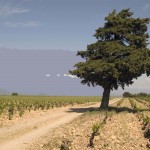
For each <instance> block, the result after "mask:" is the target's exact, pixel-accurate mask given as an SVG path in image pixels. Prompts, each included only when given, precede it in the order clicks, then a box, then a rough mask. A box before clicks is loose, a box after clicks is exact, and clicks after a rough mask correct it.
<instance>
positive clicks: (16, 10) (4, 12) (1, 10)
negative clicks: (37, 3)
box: [0, 5, 30, 16]
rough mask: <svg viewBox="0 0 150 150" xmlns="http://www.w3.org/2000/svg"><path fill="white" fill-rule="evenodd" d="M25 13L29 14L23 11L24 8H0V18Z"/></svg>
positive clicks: (26, 10)
mask: <svg viewBox="0 0 150 150" xmlns="http://www.w3.org/2000/svg"><path fill="white" fill-rule="evenodd" d="M27 12H30V10H28V9H24V8H19V7H12V6H9V5H6V6H0V16H7V15H13V14H21V13H27Z"/></svg>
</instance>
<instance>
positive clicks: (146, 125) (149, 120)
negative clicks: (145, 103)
mask: <svg viewBox="0 0 150 150" xmlns="http://www.w3.org/2000/svg"><path fill="white" fill-rule="evenodd" d="M136 100H137V99H136ZM129 101H130V104H131V107H132V108H133V110H135V112H137V117H138V119H139V121H141V123H142V130H144V137H145V138H148V139H149V143H148V144H147V147H148V148H150V117H149V116H147V115H145V114H144V113H143V112H142V109H141V108H140V107H138V106H137V104H136V102H134V100H133V99H129Z"/></svg>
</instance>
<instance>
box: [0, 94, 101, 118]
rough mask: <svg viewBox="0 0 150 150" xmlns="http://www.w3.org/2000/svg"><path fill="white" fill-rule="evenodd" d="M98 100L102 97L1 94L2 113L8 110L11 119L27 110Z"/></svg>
mask: <svg viewBox="0 0 150 150" xmlns="http://www.w3.org/2000/svg"><path fill="white" fill-rule="evenodd" d="M98 101H100V98H99V97H96V96H74V97H73V96H0V115H1V114H3V113H5V112H7V115H8V118H9V119H10V120H11V119H12V117H13V115H14V114H18V115H19V116H20V117H22V116H23V114H24V113H25V112H26V111H27V110H28V111H29V112H30V111H31V110H34V111H36V110H45V109H51V108H54V107H62V106H66V105H76V104H85V103H89V102H98ZM5 114H6V113H5Z"/></svg>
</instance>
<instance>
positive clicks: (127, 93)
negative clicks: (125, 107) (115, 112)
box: [123, 92, 133, 97]
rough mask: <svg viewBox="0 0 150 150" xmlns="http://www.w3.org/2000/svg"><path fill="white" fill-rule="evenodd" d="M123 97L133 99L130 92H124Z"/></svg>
mask: <svg viewBox="0 0 150 150" xmlns="http://www.w3.org/2000/svg"><path fill="white" fill-rule="evenodd" d="M123 97H133V95H132V94H131V93H130V92H124V93H123Z"/></svg>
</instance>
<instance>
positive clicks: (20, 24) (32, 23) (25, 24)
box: [4, 21, 42, 28]
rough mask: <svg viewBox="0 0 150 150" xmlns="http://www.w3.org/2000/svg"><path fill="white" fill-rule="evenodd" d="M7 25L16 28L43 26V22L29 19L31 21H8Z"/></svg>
mask: <svg viewBox="0 0 150 150" xmlns="http://www.w3.org/2000/svg"><path fill="white" fill-rule="evenodd" d="M4 25H5V26H8V27H12V28H16V27H25V28H26V27H38V26H41V25H42V24H41V23H38V22H35V21H29V22H17V23H12V22H6V23H4Z"/></svg>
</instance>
